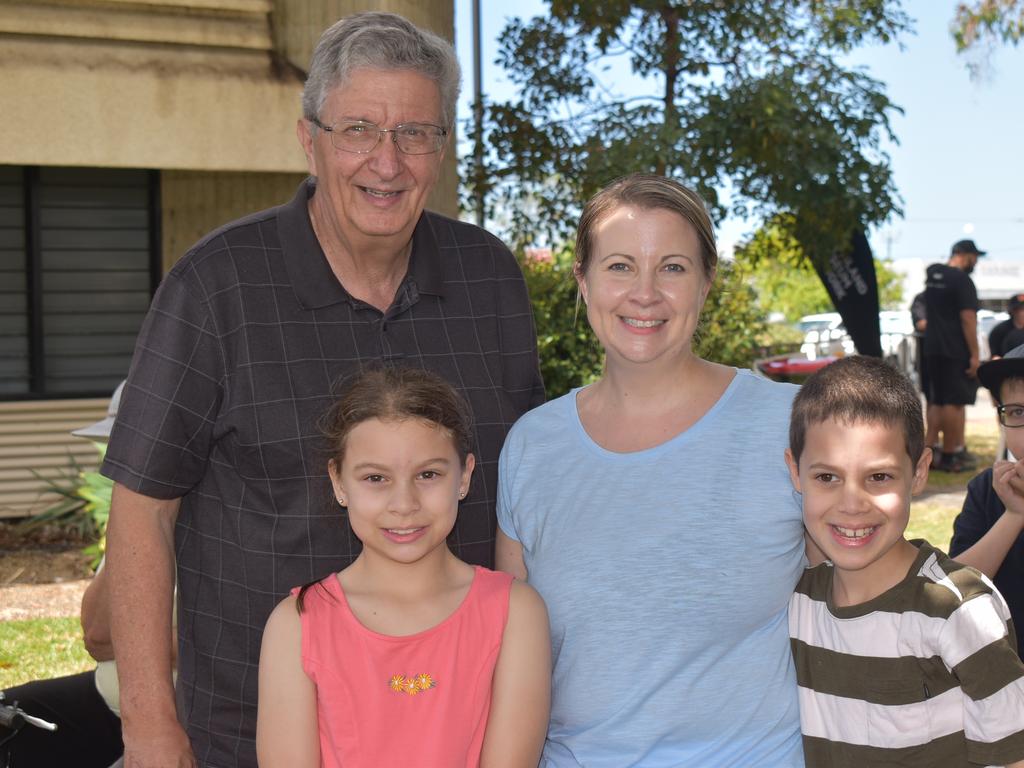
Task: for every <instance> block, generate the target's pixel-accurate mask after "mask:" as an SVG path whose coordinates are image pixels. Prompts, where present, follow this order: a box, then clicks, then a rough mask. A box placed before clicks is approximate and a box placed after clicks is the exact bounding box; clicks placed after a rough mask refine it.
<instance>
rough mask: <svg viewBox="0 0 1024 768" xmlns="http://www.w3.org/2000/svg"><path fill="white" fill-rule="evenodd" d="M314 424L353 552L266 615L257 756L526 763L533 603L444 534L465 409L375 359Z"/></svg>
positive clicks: (437, 386) (421, 374)
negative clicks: (320, 424)
mask: <svg viewBox="0 0 1024 768" xmlns="http://www.w3.org/2000/svg"><path fill="white" fill-rule="evenodd" d="M326 432H327V437H328V439H329V441H330V443H331V449H332V453H333V458H332V459H331V460H330V461H329V462H328V471H329V473H330V477H331V483H332V484H333V486H334V491H335V494H336V496H337V498H338V503H339V504H340V505H341V506H342V507H344V508H346V509H347V511H348V518H349V523H350V525H351V528H352V532H353V533H354V534H355V535H356V536H358V537H359V539H360V541H362V543H363V550H362V552H361V553H360V555H359V557H358V558H356V560H355V561H354V562H353V563H352V565H350V566H349V567H348V568H346V569H345V570H343V571H341V572H340V573H336V574H331V575H330V576H328V577H327V578H326V579H324V580H322V581H320V582H317V583H315V584H313V585H308V586H306V587H303V588H302V589H301V590H294V591H293V593H292V595H291V596H290V597H287V598H285V599H284V600H283V601H282V602H281V603H280V604H279V605H278V606H277V608H275V609H274V612H273V613H272V614H271V616H270V618H269V620H268V621H267V626H266V630H265V631H264V634H263V648H262V651H261V654H260V678H259V716H258V721H257V731H256V747H257V752H258V755H259V762H260V766H261V767H262V768H276V767H277V766H283V767H284V768H307V767H308V768H318V767H319V766H325V768H331V767H332V766H345V768H359V767H361V766H366V768H387V767H388V766H430V767H431V768H434V767H438V768H440V767H441V766H444V767H445V768H448V767H449V766H452V767H454V766H460V767H461V766H484V768H492V766H509V767H512V766H524V768H525V767H526V766H530V768H534V767H535V766H536V765H537V762H538V760H539V758H540V752H541V747H542V746H543V743H544V736H545V733H546V731H547V725H548V711H549V696H550V680H551V669H550V667H551V660H550V654H551V648H550V640H549V636H548V623H547V612H546V610H545V608H544V603H543V602H542V601H541V599H540V597H539V596H538V595H537V593H536V592H535V591H534V590H533V589H532V588H531V587H529V586H527V585H526V584H524V583H522V582H518V581H512V579H511V577H510V576H508V575H506V574H503V573H496V572H493V571H489V570H487V569H486V568H480V567H474V566H470V565H467V564H466V563H464V562H462V561H461V560H459V559H458V558H456V557H455V556H454V555H453V554H452V553H451V551H450V550H449V549H448V545H447V541H446V539H447V536H448V534H449V533H450V532H451V530H452V527H453V526H454V525H455V516H456V514H457V512H458V506H459V499H461V498H464V497H465V495H466V492H467V491H468V489H469V481H470V476H471V475H472V473H473V466H474V462H475V459H474V457H473V454H472V453H470V445H471V438H470V435H471V431H470V416H469V409H468V406H467V405H466V404H465V402H464V401H463V400H462V398H461V397H459V395H458V394H457V393H456V392H455V391H454V390H453V389H452V388H451V387H450V386H449V385H448V384H447V383H445V382H444V381H443V380H442V379H440V378H439V377H437V376H436V375H434V374H431V373H427V372H425V371H422V370H418V369H395V368H385V369H380V370H373V371H369V372H366V373H363V374H360V375H359V376H358V377H357V378H356V379H355V381H354V383H353V384H352V385H351V386H350V388H349V389H348V391H347V392H346V393H345V394H344V395H343V396H342V398H341V399H340V400H339V401H338V402H337V403H336V404H335V405H334V407H333V408H332V409H331V411H330V412H329V413H328V416H327V428H326Z"/></svg>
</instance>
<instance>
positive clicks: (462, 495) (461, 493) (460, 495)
mask: <svg viewBox="0 0 1024 768" xmlns="http://www.w3.org/2000/svg"><path fill="white" fill-rule="evenodd" d="M459 498H460V499H464V498H466V492H465V491H459Z"/></svg>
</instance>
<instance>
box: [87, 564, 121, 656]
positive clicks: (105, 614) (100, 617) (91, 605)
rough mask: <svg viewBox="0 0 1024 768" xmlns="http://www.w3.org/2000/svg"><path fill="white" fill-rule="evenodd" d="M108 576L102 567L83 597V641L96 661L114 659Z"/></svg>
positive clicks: (101, 566)
mask: <svg viewBox="0 0 1024 768" xmlns="http://www.w3.org/2000/svg"><path fill="white" fill-rule="evenodd" d="M106 574H107V569H106V568H105V567H104V566H103V565H100V569H99V570H98V571H96V575H95V576H93V577H92V581H90V582H89V586H88V587H86V589H85V594H84V595H82V615H81V620H82V639H83V640H84V641H85V650H87V651H88V652H89V655H90V656H92V657H93V658H94V659H96V661H110V660H111V659H113V658H114V645H113V643H111V641H110V582H109V581H108V580H107V575H106Z"/></svg>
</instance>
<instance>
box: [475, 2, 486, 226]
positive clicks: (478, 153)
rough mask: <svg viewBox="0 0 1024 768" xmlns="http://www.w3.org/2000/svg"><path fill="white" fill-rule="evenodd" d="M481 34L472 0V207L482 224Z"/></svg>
mask: <svg viewBox="0 0 1024 768" xmlns="http://www.w3.org/2000/svg"><path fill="white" fill-rule="evenodd" d="M481 47H482V36H481V34H480V0H473V127H474V128H475V129H476V141H475V142H474V143H473V207H474V208H476V223H477V225H478V226H481V227H482V226H483V225H484V189H483V179H484V97H483V88H482V86H481V80H482V78H483V64H482V59H483V56H482V53H481Z"/></svg>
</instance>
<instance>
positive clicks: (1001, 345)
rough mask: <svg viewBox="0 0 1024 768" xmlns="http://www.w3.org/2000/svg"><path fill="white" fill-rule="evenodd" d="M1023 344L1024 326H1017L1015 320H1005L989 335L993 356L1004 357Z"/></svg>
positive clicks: (989, 344) (989, 346)
mask: <svg viewBox="0 0 1024 768" xmlns="http://www.w3.org/2000/svg"><path fill="white" fill-rule="evenodd" d="M1021 344H1024V328H1017V327H1016V326H1015V325H1014V324H1013V320H1003V322H1001V323H999V325H997V326H996V327H995V328H993V329H992V330H991V332H990V333H989V335H988V351H989V354H990V355H992V357H1002V356H1003V355H1005V354H1006V353H1007V352H1009V351H1010V350H1011V349H1016V348H1017V347H1019V346H1020V345H1021Z"/></svg>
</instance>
